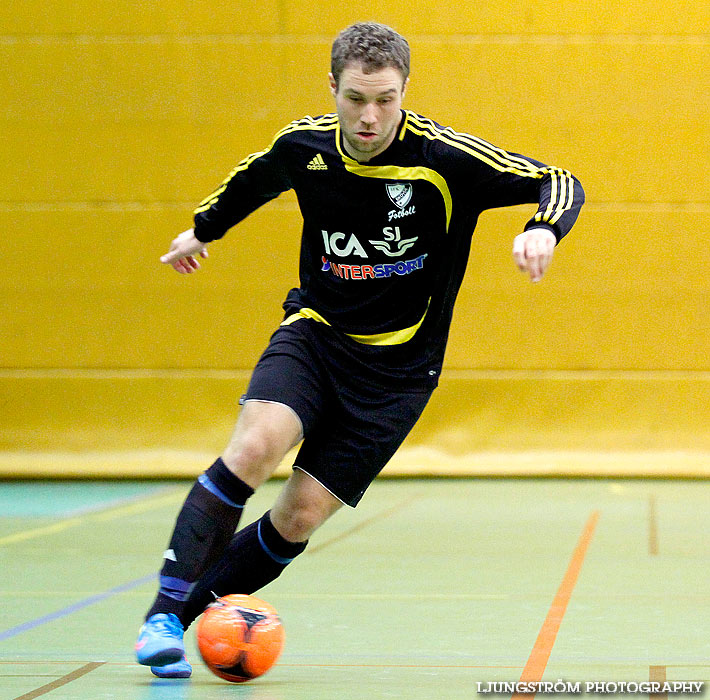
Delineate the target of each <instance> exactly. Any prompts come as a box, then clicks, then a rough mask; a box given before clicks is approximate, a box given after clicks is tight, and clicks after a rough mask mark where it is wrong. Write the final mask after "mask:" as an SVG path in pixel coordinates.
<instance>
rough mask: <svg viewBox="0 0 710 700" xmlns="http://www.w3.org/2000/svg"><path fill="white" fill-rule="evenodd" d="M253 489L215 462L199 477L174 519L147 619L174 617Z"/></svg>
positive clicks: (215, 555)
mask: <svg viewBox="0 0 710 700" xmlns="http://www.w3.org/2000/svg"><path fill="white" fill-rule="evenodd" d="M253 493H254V489H253V488H252V487H251V486H249V485H248V484H246V483H244V482H243V481H242V480H241V479H240V478H239V477H237V476H235V475H234V474H232V472H230V471H229V469H228V468H227V465H226V464H225V463H224V462H223V461H222V459H221V458H220V459H218V460H217V461H216V462H215V463H214V464H213V465H212V466H211V467H210V468H209V469H208V470H207V471H206V472H205V473H204V474H201V475H200V476H199V478H198V479H197V482H196V483H195V485H194V486H193V487H192V490H191V491H190V493H189V494H188V495H187V499H186V500H185V503H184V505H183V507H182V510H181V511H180V514H179V515H178V517H177V522H176V523H175V529H174V530H173V534H172V537H171V538H170V544H169V545H168V549H167V550H166V551H165V554H164V564H163V568H162V569H161V571H160V588H159V590H158V595H157V597H156V599H155V602H154V603H153V605H152V607H151V608H150V610H149V611H148V614H147V615H146V619H147V618H148V617H150V616H151V615H154V614H155V613H174V614H176V615H179V613H180V612H181V611H182V608H183V606H184V605H185V601H186V600H187V598H188V596H189V594H190V591H191V590H192V587H193V586H194V582H195V581H197V580H198V579H199V578H200V576H202V575H203V574H204V573H205V571H207V570H208V568H209V567H210V566H211V565H212V564H214V562H215V561H217V560H218V559H219V557H220V556H221V555H222V553H223V552H224V549H225V547H226V546H227V545H228V544H229V541H230V540H231V538H232V536H233V535H234V531H235V530H236V529H237V525H238V524H239V518H240V517H241V515H242V510H243V509H244V504H245V503H246V502H247V500H248V498H249V497H250V496H251V495H252V494H253Z"/></svg>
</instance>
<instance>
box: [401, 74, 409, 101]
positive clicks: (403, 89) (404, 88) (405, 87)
mask: <svg viewBox="0 0 710 700" xmlns="http://www.w3.org/2000/svg"><path fill="white" fill-rule="evenodd" d="M408 86H409V78H407V79H406V80H405V81H404V85H402V99H404V95H405V93H406V92H407V87H408Z"/></svg>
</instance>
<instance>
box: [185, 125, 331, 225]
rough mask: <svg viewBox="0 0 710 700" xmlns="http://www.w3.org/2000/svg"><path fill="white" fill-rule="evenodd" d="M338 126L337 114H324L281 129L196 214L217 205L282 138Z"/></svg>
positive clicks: (249, 157)
mask: <svg viewBox="0 0 710 700" xmlns="http://www.w3.org/2000/svg"><path fill="white" fill-rule="evenodd" d="M337 125H338V115H337V114H324V115H323V116H322V117H303V119H297V120H296V121H294V122H291V123H290V124H289V125H288V126H285V127H284V128H283V129H281V131H279V132H277V134H276V136H274V138H273V140H272V141H271V143H270V144H269V146H268V148H265V149H264V150H263V151H259V152H257V153H252V154H251V155H248V156H247V157H246V158H244V160H242V161H241V162H239V163H238V164H237V166H236V167H235V168H234V169H233V170H232V171H231V172H230V173H229V175H227V177H226V178H225V179H224V180H223V181H222V183H221V184H220V185H219V187H217V189H216V190H215V191H214V192H212V193H211V194H209V195H208V196H207V197H205V199H203V200H202V201H201V202H200V203H199V205H198V206H197V209H195V211H194V213H195V214H200V213H201V212H203V211H207V210H208V209H209V208H210V207H211V206H212V205H213V204H216V203H217V201H218V200H219V196H220V195H221V194H222V192H224V191H225V190H226V189H227V185H229V182H230V181H231V180H232V178H233V177H234V176H235V175H236V174H237V173H240V172H242V171H244V170H246V169H247V168H248V167H249V166H250V165H251V164H252V163H253V162H254V161H255V160H256V159H257V158H261V156H264V155H266V154H267V153H268V152H269V151H270V150H271V149H272V148H273V147H274V144H275V143H276V142H277V141H278V140H279V139H280V138H281V137H282V136H285V135H286V134H290V133H293V132H294V131H330V130H332V129H335V128H337Z"/></svg>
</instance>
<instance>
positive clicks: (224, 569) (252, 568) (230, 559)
mask: <svg viewBox="0 0 710 700" xmlns="http://www.w3.org/2000/svg"><path fill="white" fill-rule="evenodd" d="M307 544H308V540H306V541H305V542H289V541H288V540H286V539H284V538H283V537H282V536H281V534H280V533H279V531H278V530H277V529H276V528H275V527H274V525H273V523H272V522H271V518H270V517H269V512H268V511H267V512H266V513H264V515H263V516H262V517H261V518H260V519H259V520H257V521H256V522H254V523H251V525H247V526H246V527H245V528H243V529H242V530H240V531H239V532H238V533H237V534H236V535H234V537H233V538H232V541H231V542H230V543H229V546H228V547H227V549H226V550H225V552H224V554H223V555H222V558H221V559H220V560H219V561H218V562H217V563H216V564H215V565H214V566H212V568H211V569H210V570H209V571H208V572H207V573H206V574H205V575H204V576H203V577H202V578H201V579H200V580H199V581H198V582H197V583H196V584H195V587H194V589H193V590H192V591H191V592H190V595H189V598H188V599H187V601H186V603H185V607H184V609H183V611H182V613H181V614H179V615H178V617H179V618H180V621H181V622H182V623H183V625H184V627H185V629H187V627H188V626H189V625H190V624H191V623H192V622H193V621H194V620H195V619H196V618H197V617H198V616H199V615H200V614H202V612H203V611H204V609H205V608H206V607H207V606H208V605H209V604H210V603H212V602H213V601H214V599H215V596H217V597H220V596H223V595H228V594H230V593H246V594H251V593H254V592H255V591H258V590H259V589H260V588H263V587H264V586H265V585H266V584H267V583H271V581H273V580H274V579H276V578H278V576H279V575H280V574H281V572H282V571H283V570H284V569H285V568H286V567H287V566H288V565H289V564H290V563H291V562H292V561H293V560H294V559H295V558H296V557H297V556H298V555H299V554H301V552H303V550H304V549H305V548H306V545H307Z"/></svg>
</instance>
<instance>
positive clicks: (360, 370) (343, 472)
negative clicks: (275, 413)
mask: <svg viewBox="0 0 710 700" xmlns="http://www.w3.org/2000/svg"><path fill="white" fill-rule="evenodd" d="M338 336H339V334H338V333H337V332H336V331H334V330H333V329H332V328H329V327H328V326H325V325H324V324H322V323H318V322H317V321H313V320H311V319H302V320H299V321H296V322H295V323H292V324H291V325H289V326H281V327H279V328H278V330H277V331H276V332H275V333H274V334H273V336H272V337H271V340H270V342H269V345H268V347H267V348H266V350H265V351H264V353H263V355H262V356H261V358H260V359H259V362H258V363H257V365H256V367H255V368H254V372H253V374H252V377H251V381H250V383H249V388H248V389H247V393H246V394H245V395H244V397H243V401H249V400H262V401H272V402H275V403H280V404H285V405H286V406H289V407H290V408H291V409H292V410H293V411H294V412H295V413H296V415H297V416H298V418H299V419H300V421H301V425H302V427H303V437H304V440H303V443H302V445H301V449H300V450H299V452H298V455H297V457H296V460H295V462H294V465H293V466H294V469H300V470H301V471H303V472H305V473H306V474H308V475H310V476H312V477H313V478H314V479H316V481H318V482H319V483H320V484H321V485H322V486H324V487H325V488H326V489H327V490H328V491H330V492H331V493H332V494H333V495H334V496H335V497H336V498H338V499H339V500H341V501H342V502H343V503H346V504H347V505H349V506H353V507H354V506H356V505H357V503H358V501H359V500H360V499H361V498H362V496H363V494H364V493H365V491H366V489H367V487H368V486H369V485H370V484H371V483H372V480H373V479H374V478H375V477H376V476H377V474H379V473H380V471H381V470H382V468H383V467H384V466H385V465H386V464H387V462H389V460H390V458H391V457H392V455H393V454H394V453H395V452H396V451H397V449H398V448H399V446H400V445H401V444H402V441H403V440H404V438H405V437H406V436H407V435H408V434H409V432H410V430H411V429H412V428H413V427H414V424H415V423H416V422H417V420H418V418H419V416H420V415H421V413H422V411H423V410H424V407H425V406H426V404H427V401H428V400H429V397H430V396H431V393H432V391H433V387H431V386H429V387H421V386H415V387H414V388H413V390H410V391H406V390H403V389H402V387H401V386H397V387H396V388H392V387H390V388H387V387H384V386H382V384H381V381H380V378H379V377H378V378H377V381H375V380H374V378H371V377H369V376H368V368H367V366H364V365H360V364H357V365H356V364H355V363H354V362H353V360H352V358H351V355H350V354H349V353H348V352H347V351H344V352H340V351H339V343H340V340H339V338H338ZM346 342H350V341H349V340H348V341H346ZM353 342H354V341H353Z"/></svg>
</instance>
